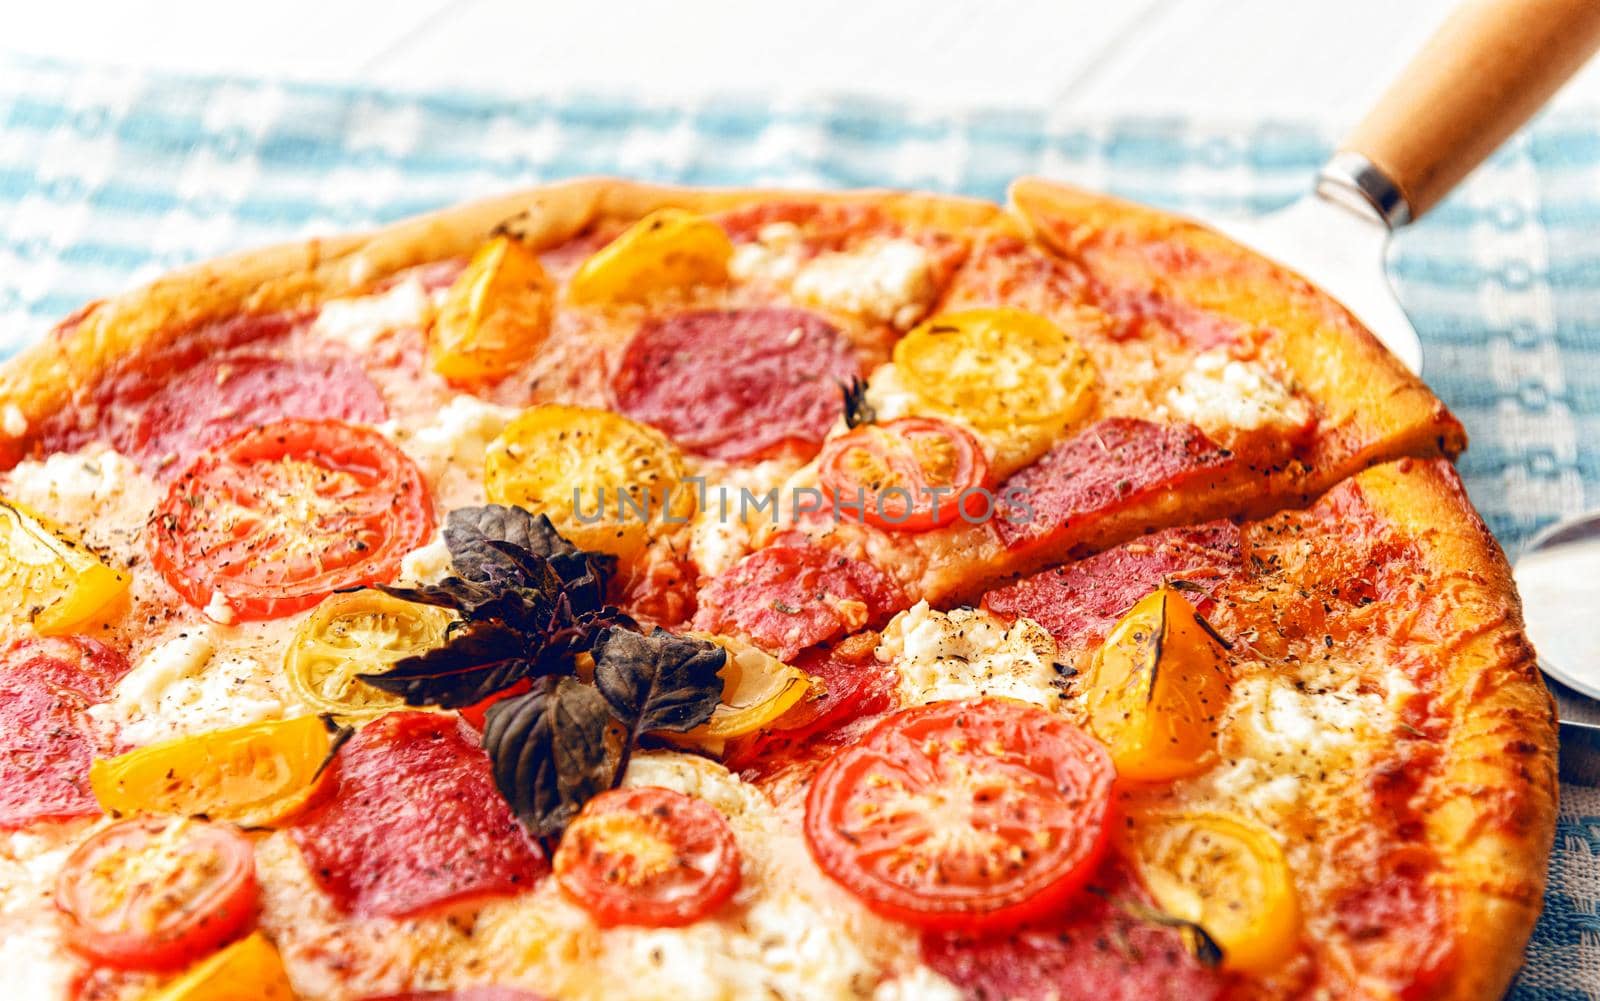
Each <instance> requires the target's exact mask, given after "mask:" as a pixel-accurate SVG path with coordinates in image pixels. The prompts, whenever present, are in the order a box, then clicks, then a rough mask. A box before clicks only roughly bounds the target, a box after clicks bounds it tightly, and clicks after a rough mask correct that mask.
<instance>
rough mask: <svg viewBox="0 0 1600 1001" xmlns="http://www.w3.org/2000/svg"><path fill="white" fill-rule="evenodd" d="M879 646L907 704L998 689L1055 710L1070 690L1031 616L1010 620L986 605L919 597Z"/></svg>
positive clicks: (1051, 645) (1050, 642)
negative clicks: (936, 604) (949, 604)
mask: <svg viewBox="0 0 1600 1001" xmlns="http://www.w3.org/2000/svg"><path fill="white" fill-rule="evenodd" d="M877 654H878V658H879V659H880V660H889V661H893V662H894V664H895V673H896V675H897V677H898V679H899V680H898V690H897V693H898V695H899V700H900V704H901V705H907V706H911V705H921V704H923V703H927V702H940V701H944V700H947V699H965V698H973V697H976V696H980V695H996V696H1003V697H1005V698H1012V699H1019V700H1021V701H1023V702H1031V703H1033V704H1034V705H1036V706H1041V707H1043V708H1045V709H1051V710H1054V709H1058V708H1060V707H1061V705H1062V701H1063V699H1064V698H1065V681H1066V678H1067V677H1068V675H1067V673H1066V669H1065V662H1064V661H1061V660H1058V659H1057V658H1058V656H1059V653H1058V651H1057V648H1056V641H1055V639H1054V638H1053V637H1052V636H1051V635H1050V633H1049V632H1048V631H1047V630H1046V629H1045V628H1044V627H1043V626H1041V625H1039V624H1038V623H1037V622H1034V621H1033V620H1032V619H1027V618H1021V619H1017V620H1016V621H1015V622H1013V623H1012V624H1010V625H1009V626H1008V625H1007V624H1006V623H1005V622H1003V621H1002V620H1000V619H998V618H996V617H995V616H993V615H991V614H989V613H988V612H985V611H982V610H980V609H976V608H957V609H955V610H954V611H950V612H939V611H935V610H933V609H932V608H930V607H929V606H928V603H927V602H926V601H919V602H918V603H917V604H915V605H913V606H912V607H911V608H909V609H907V610H906V611H904V612H901V613H900V614H899V615H897V616H895V617H894V619H893V620H892V621H891V622H890V623H889V625H888V627H887V628H885V629H884V631H883V639H882V641H881V642H880V643H879V645H878V651H877Z"/></svg>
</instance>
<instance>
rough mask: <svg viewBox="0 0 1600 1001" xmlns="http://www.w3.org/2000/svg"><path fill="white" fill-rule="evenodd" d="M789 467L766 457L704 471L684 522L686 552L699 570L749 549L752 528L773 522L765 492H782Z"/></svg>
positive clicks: (730, 561)
mask: <svg viewBox="0 0 1600 1001" xmlns="http://www.w3.org/2000/svg"><path fill="white" fill-rule="evenodd" d="M792 472H793V467H792V466H791V465H789V464H788V463H784V462H778V461H768V462H762V463H758V464H757V465H754V466H751V467H749V468H747V469H740V468H738V467H729V468H727V469H723V470H720V471H719V472H717V473H715V474H710V473H708V474H705V479H706V482H705V486H704V491H703V493H701V494H700V495H699V497H698V499H699V501H700V504H699V507H698V509H697V510H696V512H695V516H694V518H692V519H691V520H690V523H689V557H690V558H691V559H693V560H694V562H695V565H696V566H697V567H699V568H700V572H701V573H703V574H705V575H707V576H715V575H717V574H720V573H722V572H724V571H725V570H727V569H728V568H729V567H731V566H733V565H734V564H735V563H737V562H739V560H740V558H741V557H743V556H744V555H745V554H746V553H748V552H749V551H750V539H751V535H752V533H753V532H754V531H756V530H759V529H760V528H762V527H763V526H769V527H770V526H771V525H772V524H773V519H774V514H773V512H774V506H773V504H774V503H775V502H770V501H769V497H770V496H776V497H777V498H779V500H781V499H782V498H783V497H785V496H787V494H788V488H787V487H786V481H787V479H788V477H789V476H790V474H791V473H792Z"/></svg>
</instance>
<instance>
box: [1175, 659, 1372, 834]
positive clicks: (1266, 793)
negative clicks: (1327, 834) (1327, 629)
mask: <svg viewBox="0 0 1600 1001" xmlns="http://www.w3.org/2000/svg"><path fill="white" fill-rule="evenodd" d="M1392 726H1393V722H1392V715H1391V713H1390V711H1389V708H1388V705H1387V700H1386V699H1385V697H1384V696H1382V695H1379V694H1377V693H1373V692H1370V691H1363V690H1361V688H1360V687H1358V683H1357V681H1356V680H1355V679H1343V680H1341V679H1339V678H1337V677H1333V676H1321V675H1319V674H1318V673H1317V672H1316V671H1315V670H1308V671H1307V676H1306V677H1304V678H1301V679H1296V678H1294V677H1290V676H1285V675H1281V674H1276V673H1268V672H1263V673H1258V674H1255V675H1252V676H1250V677H1247V678H1244V679H1243V680H1241V681H1239V682H1238V683H1237V684H1235V686H1234V689H1233V695H1232V698H1231V700H1230V702H1229V706H1228V711H1227V712H1226V713H1225V714H1224V717H1223V721H1222V729H1223V731H1224V736H1223V754H1224V759H1225V760H1224V761H1223V763H1221V764H1220V765H1218V767H1217V768H1215V769H1213V770H1212V771H1210V772H1208V773H1206V774H1204V775H1201V776H1198V777H1197V778H1196V779H1194V780H1193V781H1192V782H1191V783H1189V784H1188V793H1189V794H1190V795H1192V796H1197V798H1198V800H1199V801H1201V802H1205V803H1207V804H1208V806H1211V807H1215V806H1231V807H1233V808H1235V809H1237V810H1238V811H1239V812H1241V813H1243V814H1245V815H1247V816H1253V817H1255V818H1256V819H1257V820H1259V821H1260V822H1262V823H1264V824H1267V825H1269V826H1272V825H1275V824H1276V823H1278V822H1279V821H1281V820H1283V819H1284V818H1287V817H1289V816H1290V815H1291V814H1292V813H1293V812H1294V811H1296V810H1300V811H1302V812H1304V811H1307V810H1311V807H1310V806H1309V805H1308V804H1310V803H1311V802H1312V801H1313V800H1314V799H1315V798H1316V797H1318V796H1319V795H1321V794H1322V791H1323V790H1324V789H1325V788H1327V787H1328V786H1329V782H1330V781H1331V780H1334V779H1336V778H1337V777H1338V776H1341V775H1343V774H1345V773H1347V772H1348V771H1349V770H1350V769H1351V768H1352V766H1353V765H1356V764H1357V763H1358V759H1360V758H1361V757H1362V756H1363V755H1365V754H1366V753H1367V751H1368V749H1369V748H1371V747H1374V746H1382V744H1383V741H1382V740H1381V739H1380V738H1379V737H1378V736H1376V735H1379V734H1385V733H1388V732H1389V730H1390V729H1391V728H1392ZM1311 812H1313V813H1314V812H1316V811H1315V810H1311Z"/></svg>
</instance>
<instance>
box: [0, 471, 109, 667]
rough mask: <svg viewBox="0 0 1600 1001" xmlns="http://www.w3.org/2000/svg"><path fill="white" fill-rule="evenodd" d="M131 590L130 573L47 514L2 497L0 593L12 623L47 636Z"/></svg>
mask: <svg viewBox="0 0 1600 1001" xmlns="http://www.w3.org/2000/svg"><path fill="white" fill-rule="evenodd" d="M127 590H128V578H127V577H125V576H123V575H122V574H120V573H118V572H116V571H115V570H113V569H111V568H110V567H108V566H106V565H105V564H104V563H102V562H101V561H100V558H99V557H97V556H95V554H94V553H91V552H90V551H89V550H88V549H86V548H85V547H84V545H83V544H82V543H81V542H77V541H75V540H72V539H69V538H67V537H65V536H63V535H62V534H60V533H59V532H57V531H55V530H54V529H53V528H52V527H51V526H50V525H49V524H48V523H47V522H46V521H45V520H44V519H43V518H41V517H39V516H38V515H36V514H34V513H33V512H31V511H29V510H28V509H26V508H24V507H22V506H21V505H19V504H14V503H12V502H11V501H7V500H0V593H4V595H5V599H4V607H5V615H6V618H7V619H8V620H9V621H10V623H11V624H12V625H21V624H22V623H24V622H30V621H31V622H32V623H33V627H34V629H36V630H37V631H38V632H40V633H41V634H43V635H45V636H59V635H62V634H64V633H70V632H73V631H75V630H76V629H77V628H78V627H80V626H82V625H84V624H85V623H87V622H89V621H91V620H92V619H93V618H94V617H95V616H96V615H97V614H98V613H100V612H101V610H103V609H105V608H106V607H107V606H108V605H110V604H111V603H112V602H113V601H115V600H116V599H118V598H120V597H122V595H123V594H125V593H126V592H127Z"/></svg>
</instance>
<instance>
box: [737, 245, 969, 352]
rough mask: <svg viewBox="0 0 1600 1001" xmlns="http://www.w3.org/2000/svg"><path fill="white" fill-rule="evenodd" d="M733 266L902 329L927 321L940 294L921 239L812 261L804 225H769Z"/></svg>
mask: <svg viewBox="0 0 1600 1001" xmlns="http://www.w3.org/2000/svg"><path fill="white" fill-rule="evenodd" d="M728 270H729V271H730V272H731V273H732V274H733V276H734V277H735V278H739V279H741V280H744V281H750V280H761V281H767V282H771V283H773V284H775V285H779V286H786V287H788V288H789V289H790V291H792V292H793V293H794V295H795V297H796V298H798V299H801V300H804V301H806V302H809V303H811V304H812V305H815V306H821V307H823V308H824V309H831V310H835V311H837V312H840V313H851V314H854V315H856V316H859V317H862V318H864V319H867V320H872V321H875V322H878V323H887V324H892V325H893V326H895V327H897V328H899V329H901V330H907V329H909V328H910V327H911V326H913V325H914V324H915V323H916V322H917V321H918V320H920V319H922V317H923V315H924V314H926V313H927V311H928V308H929V307H930V306H932V305H933V300H934V297H935V296H936V295H937V294H938V288H937V286H936V284H935V282H934V274H933V258H932V257H931V256H930V255H929V253H928V251H927V250H926V249H924V248H923V246H922V245H921V244H919V243H916V242H915V241H912V240H906V239H902V238H898V237H895V238H878V239H873V240H868V241H867V242H865V243H863V244H862V245H861V246H859V247H856V248H853V249H851V250H846V251H831V252H827V253H822V254H818V255H817V256H816V257H813V258H811V259H809V260H807V259H806V258H805V257H804V254H803V248H802V247H801V245H800V229H799V227H797V226H795V225H794V224H793V223H786V222H777V223H770V224H768V225H766V226H763V227H762V228H761V232H760V233H758V234H757V237H756V242H754V243H747V244H743V245H742V246H740V247H738V248H737V249H735V251H734V254H733V259H732V260H731V261H730V262H729V265H728Z"/></svg>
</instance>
